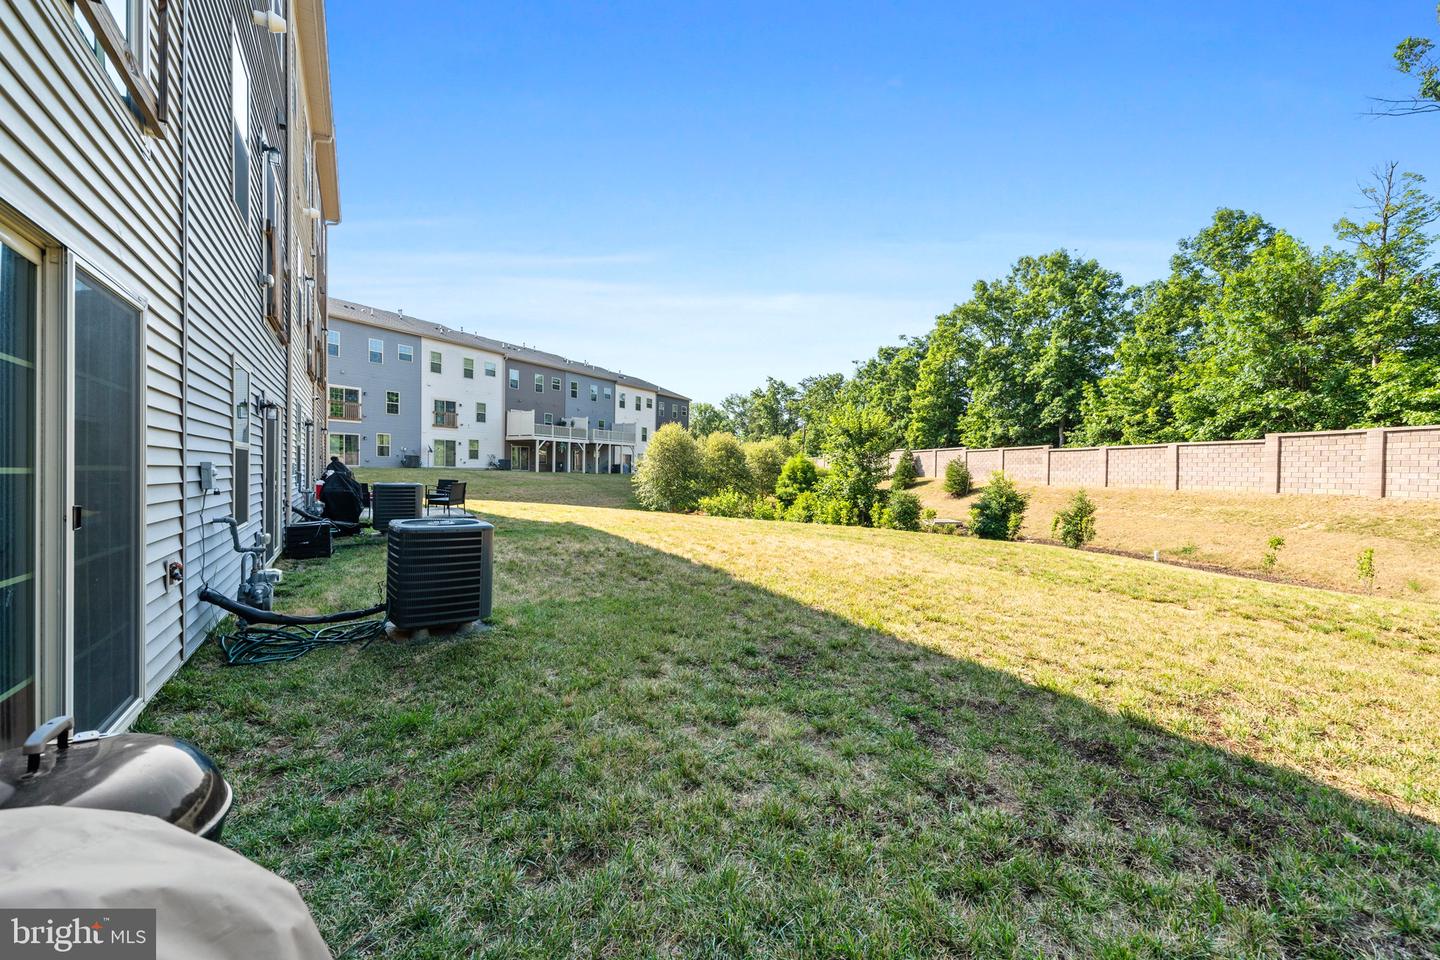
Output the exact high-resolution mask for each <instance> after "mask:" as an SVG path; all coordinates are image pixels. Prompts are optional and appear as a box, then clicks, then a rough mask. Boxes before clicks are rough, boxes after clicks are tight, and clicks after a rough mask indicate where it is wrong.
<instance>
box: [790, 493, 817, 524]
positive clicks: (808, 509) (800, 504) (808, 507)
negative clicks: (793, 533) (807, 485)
mask: <svg viewBox="0 0 1440 960" xmlns="http://www.w3.org/2000/svg"><path fill="white" fill-rule="evenodd" d="M819 505H820V498H819V497H817V496H816V495H815V491H814V490H806V491H805V492H804V493H801V494H799V495H798V496H796V498H795V500H794V502H792V503H791V504H790V505H789V506H788V507H786V508H785V519H786V520H789V521H790V522H791V523H814V522H815V511H816V509H817V508H818V507H819Z"/></svg>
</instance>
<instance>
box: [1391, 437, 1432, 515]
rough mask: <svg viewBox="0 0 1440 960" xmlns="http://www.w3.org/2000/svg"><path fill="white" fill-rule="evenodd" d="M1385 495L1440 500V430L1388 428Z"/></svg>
mask: <svg viewBox="0 0 1440 960" xmlns="http://www.w3.org/2000/svg"><path fill="white" fill-rule="evenodd" d="M1384 433H1385V450H1384V453H1383V462H1384V464H1385V467H1384V470H1383V471H1382V475H1383V477H1384V484H1385V487H1384V491H1383V493H1382V495H1383V496H1386V497H1395V498H1397V499H1409V500H1440V430H1436V429H1434V428H1433V427H1417V428H1415V429H1410V430H1406V429H1394V430H1386V431H1384Z"/></svg>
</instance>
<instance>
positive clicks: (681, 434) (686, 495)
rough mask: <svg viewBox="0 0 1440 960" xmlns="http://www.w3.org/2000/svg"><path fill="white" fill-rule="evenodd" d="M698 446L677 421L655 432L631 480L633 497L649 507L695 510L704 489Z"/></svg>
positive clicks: (654, 508)
mask: <svg viewBox="0 0 1440 960" xmlns="http://www.w3.org/2000/svg"><path fill="white" fill-rule="evenodd" d="M704 482H705V468H704V461H703V460H702V458H701V456H700V446H699V444H697V443H696V442H695V438H694V437H692V436H691V435H690V434H689V433H687V432H686V430H685V428H684V427H682V426H680V424H678V423H667V424H665V425H664V426H663V427H661V428H660V429H659V430H656V431H655V434H654V436H652V437H651V438H650V446H649V447H648V448H646V450H645V456H644V457H642V458H641V460H640V466H639V467H637V468H636V470H635V476H634V479H633V481H632V483H633V484H634V488H635V499H637V500H639V501H640V505H641V506H643V507H645V508H646V509H648V510H673V511H683V510H694V509H695V504H696V501H697V500H699V498H700V494H701V493H703V492H704Z"/></svg>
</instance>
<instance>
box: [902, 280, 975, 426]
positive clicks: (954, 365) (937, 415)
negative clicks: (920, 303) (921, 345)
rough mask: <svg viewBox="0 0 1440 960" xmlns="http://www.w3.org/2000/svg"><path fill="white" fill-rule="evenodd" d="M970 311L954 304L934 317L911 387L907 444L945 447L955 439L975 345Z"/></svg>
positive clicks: (961, 414) (962, 412)
mask: <svg viewBox="0 0 1440 960" xmlns="http://www.w3.org/2000/svg"><path fill="white" fill-rule="evenodd" d="M970 312H971V311H970V310H968V309H967V308H966V307H960V306H957V307H955V309H953V310H951V311H950V312H949V313H947V314H943V315H941V316H939V317H936V318H935V328H934V329H933V330H932V331H931V332H930V338H929V341H928V343H927V344H926V349H925V356H924V357H922V358H921V360H920V365H919V368H918V369H917V371H916V379H915V388H914V390H913V391H911V400H910V421H909V424H908V425H907V426H906V430H905V441H906V443H908V444H909V445H910V446H911V447H915V448H925V447H948V446H952V445H954V444H955V443H956V441H957V440H959V429H960V418H961V417H962V416H963V415H964V413H965V405H966V401H967V400H968V398H969V395H970V390H969V384H968V378H969V375H970V369H971V366H972V364H973V363H974V359H975V352H976V348H977V340H976V337H975V335H974V332H973V330H972V329H971V326H970V321H969V315H970Z"/></svg>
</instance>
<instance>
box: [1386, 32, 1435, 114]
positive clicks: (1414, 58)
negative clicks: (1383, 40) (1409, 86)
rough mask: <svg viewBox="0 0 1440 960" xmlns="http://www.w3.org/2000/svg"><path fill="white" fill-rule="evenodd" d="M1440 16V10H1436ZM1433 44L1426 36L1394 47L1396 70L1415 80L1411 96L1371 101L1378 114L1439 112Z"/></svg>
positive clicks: (1411, 38)
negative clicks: (1375, 105)
mask: <svg viewBox="0 0 1440 960" xmlns="http://www.w3.org/2000/svg"><path fill="white" fill-rule="evenodd" d="M1436 14H1437V16H1440V8H1437V9H1436ZM1434 49H1435V42H1434V41H1433V40H1430V39H1428V38H1426V37H1406V38H1405V39H1404V40H1401V41H1400V43H1399V44H1397V45H1396V47H1395V69H1397V70H1399V71H1400V72H1401V73H1403V74H1405V75H1406V76H1408V77H1414V78H1415V81H1416V87H1415V93H1414V95H1413V96H1410V97H1407V98H1405V99H1403V100H1389V99H1385V98H1383V97H1375V98H1373V99H1374V100H1375V102H1376V103H1377V104H1378V105H1379V106H1378V110H1377V112H1378V113H1381V114H1385V115H1388V116H1406V115H1408V114H1412V113H1434V112H1435V111H1437V110H1440V61H1437V60H1436V59H1435V57H1433V56H1432V55H1431V54H1432V52H1433V51H1434Z"/></svg>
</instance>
